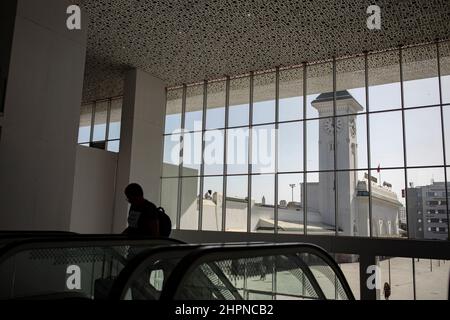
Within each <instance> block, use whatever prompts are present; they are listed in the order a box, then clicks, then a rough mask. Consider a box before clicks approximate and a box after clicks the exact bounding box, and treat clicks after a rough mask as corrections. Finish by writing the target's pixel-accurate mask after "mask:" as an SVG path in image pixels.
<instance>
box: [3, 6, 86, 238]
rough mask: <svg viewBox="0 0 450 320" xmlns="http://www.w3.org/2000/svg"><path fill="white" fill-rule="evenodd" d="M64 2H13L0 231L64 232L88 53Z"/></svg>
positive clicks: (4, 127)
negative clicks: (71, 26)
mask: <svg viewBox="0 0 450 320" xmlns="http://www.w3.org/2000/svg"><path fill="white" fill-rule="evenodd" d="M71 2H72V1H69V0H39V1H36V0H19V1H18V6H17V18H16V22H15V29H14V37H13V44H12V51H11V60H10V67H9V76H8V87H7V91H6V98H5V110H4V119H3V128H2V129H3V130H2V138H1V141H0V229H47V230H48V229H56V230H68V229H69V226H70V213H71V209H72V195H73V182H74V172H75V155H76V142H77V141H76V140H77V131H78V122H79V112H80V105H81V96H82V87H83V76H84V67H85V55H86V39H87V28H86V26H87V23H88V21H87V17H86V16H85V15H83V18H82V29H81V31H69V30H68V29H67V27H66V19H67V14H66V9H67V7H68V6H69V5H70V4H71Z"/></svg>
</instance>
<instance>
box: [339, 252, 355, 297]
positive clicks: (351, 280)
mask: <svg viewBox="0 0 450 320" xmlns="http://www.w3.org/2000/svg"><path fill="white" fill-rule="evenodd" d="M333 257H334V260H335V261H336V262H337V263H338V264H339V268H341V270H342V273H344V276H345V279H346V280H347V282H348V285H349V286H350V289H351V290H352V293H353V295H354V296H355V299H356V300H360V299H361V297H360V285H359V282H360V279H359V255H356V254H343V253H335V254H333Z"/></svg>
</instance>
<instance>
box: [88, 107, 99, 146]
mask: <svg viewBox="0 0 450 320" xmlns="http://www.w3.org/2000/svg"><path fill="white" fill-rule="evenodd" d="M96 110H97V101H94V105H93V106H92V114H91V132H90V135H89V146H90V145H91V143H92V142H93V140H94V126H95V112H96Z"/></svg>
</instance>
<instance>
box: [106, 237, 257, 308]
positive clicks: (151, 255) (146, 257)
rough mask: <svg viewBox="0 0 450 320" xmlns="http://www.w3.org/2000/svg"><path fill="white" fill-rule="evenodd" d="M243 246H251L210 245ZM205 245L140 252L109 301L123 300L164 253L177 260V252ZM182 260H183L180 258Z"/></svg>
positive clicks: (126, 268) (120, 275) (118, 278)
mask: <svg viewBox="0 0 450 320" xmlns="http://www.w3.org/2000/svg"><path fill="white" fill-rule="evenodd" d="M263 243H264V242H255V243H251V244H263ZM243 244H250V243H248V242H235V243H228V244H222V243H221V244H208V245H221V246H223V245H227V246H233V245H243ZM202 247H203V245H200V244H185V245H179V246H176V247H170V246H164V247H162V246H159V247H157V248H151V249H148V250H145V251H142V252H140V253H139V254H137V255H136V256H135V257H133V258H132V259H131V260H130V261H129V262H128V263H127V265H126V266H125V268H124V269H123V270H122V271H121V272H120V274H119V275H118V277H117V279H116V281H115V282H114V285H113V288H112V289H111V291H110V297H109V299H112V300H116V299H122V298H123V297H124V294H125V292H124V290H125V288H127V287H128V286H129V284H130V282H131V281H132V280H133V278H134V276H135V275H137V274H139V273H140V272H142V271H143V269H145V268H146V267H147V266H148V264H149V263H150V262H151V261H154V259H155V256H156V255H158V254H160V253H164V254H165V255H166V256H170V255H174V256H170V257H169V259H170V258H177V257H179V256H175V255H176V253H177V252H180V251H181V252H184V251H193V250H196V249H200V248H202ZM180 259H181V258H180Z"/></svg>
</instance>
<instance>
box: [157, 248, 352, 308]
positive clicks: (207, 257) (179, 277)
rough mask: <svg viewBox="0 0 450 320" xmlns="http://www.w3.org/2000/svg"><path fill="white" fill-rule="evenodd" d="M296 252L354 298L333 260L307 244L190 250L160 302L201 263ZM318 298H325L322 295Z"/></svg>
mask: <svg viewBox="0 0 450 320" xmlns="http://www.w3.org/2000/svg"><path fill="white" fill-rule="evenodd" d="M299 253H311V254H314V255H316V256H318V257H320V258H322V259H323V260H324V262H325V263H327V264H328V265H329V266H330V267H331V268H332V269H333V271H334V272H335V273H336V275H337V277H338V279H339V281H340V282H341V285H342V287H343V289H344V291H345V294H346V295H347V297H348V299H350V300H354V299H355V298H354V295H353V293H352V291H351V289H350V286H349V285H348V282H347V280H346V278H345V276H344V274H343V272H342V270H341V269H340V268H339V266H338V264H337V263H336V261H334V259H333V258H332V257H331V256H330V255H329V254H328V253H327V252H326V251H325V250H324V249H322V248H321V247H319V246H316V245H313V244H307V243H267V244H257V245H252V244H247V245H241V246H226V245H224V246H204V247H202V248H200V249H198V250H194V251H193V252H191V253H190V254H188V255H187V256H185V257H184V258H182V259H181V260H180V262H179V263H178V264H177V266H176V267H175V268H174V270H173V272H172V273H171V275H170V276H169V278H168V279H167V283H166V285H165V287H164V288H163V291H162V292H161V300H163V301H173V300H174V299H175V295H176V293H177V292H178V289H179V287H181V286H182V285H183V283H184V281H185V280H186V277H187V276H189V274H190V273H192V271H194V270H195V269H196V268H198V267H199V266H200V265H201V264H204V263H208V262H214V261H220V260H226V259H232V258H237V259H242V258H247V257H261V256H262V255H263V256H277V255H289V254H291V255H294V254H295V255H296V254H299ZM314 280H315V278H314ZM320 292H322V295H323V291H322V290H321V288H320V287H319V292H318V294H319V295H320ZM322 297H325V295H323V296H322Z"/></svg>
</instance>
